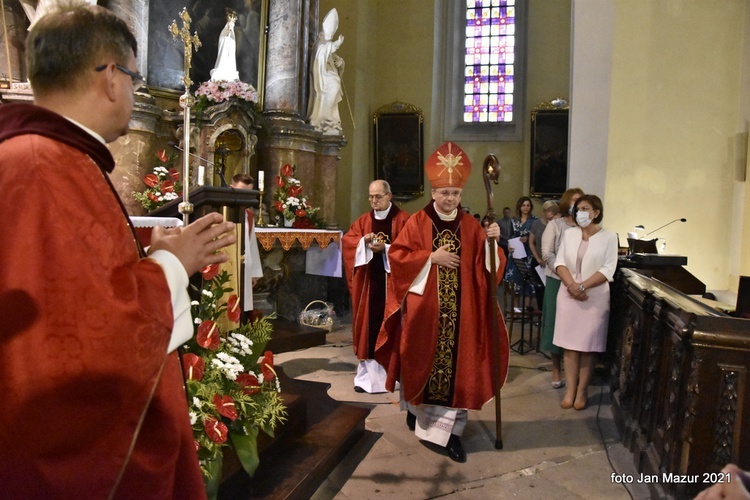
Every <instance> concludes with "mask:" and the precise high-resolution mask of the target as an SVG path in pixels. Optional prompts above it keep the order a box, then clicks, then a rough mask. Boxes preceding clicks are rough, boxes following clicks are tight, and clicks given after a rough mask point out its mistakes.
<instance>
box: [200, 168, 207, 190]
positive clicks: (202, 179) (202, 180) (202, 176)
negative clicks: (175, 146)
mask: <svg viewBox="0 0 750 500" xmlns="http://www.w3.org/2000/svg"><path fill="white" fill-rule="evenodd" d="M205 178H206V167H204V166H203V165H198V185H199V186H202V185H203V184H205V182H206V179H205Z"/></svg>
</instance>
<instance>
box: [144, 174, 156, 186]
mask: <svg viewBox="0 0 750 500" xmlns="http://www.w3.org/2000/svg"><path fill="white" fill-rule="evenodd" d="M143 182H145V183H146V185H147V186H148V187H150V188H152V187H155V186H157V185H158V184H159V178H158V177H157V176H156V174H146V176H145V177H144V178H143Z"/></svg>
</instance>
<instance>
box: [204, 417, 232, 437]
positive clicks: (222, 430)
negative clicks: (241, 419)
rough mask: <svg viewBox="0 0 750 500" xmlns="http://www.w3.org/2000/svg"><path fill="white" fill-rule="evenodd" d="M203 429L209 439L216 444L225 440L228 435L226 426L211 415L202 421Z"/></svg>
mask: <svg viewBox="0 0 750 500" xmlns="http://www.w3.org/2000/svg"><path fill="white" fill-rule="evenodd" d="M203 430H205V431H206V434H207V435H208V438H209V439H210V440H211V441H213V442H214V443H218V444H222V443H224V442H226V440H227V437H228V435H229V429H227V426H226V425H224V423H223V422H219V421H218V420H216V419H215V418H213V417H208V418H207V419H206V420H204V421H203Z"/></svg>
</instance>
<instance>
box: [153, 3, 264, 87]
mask: <svg viewBox="0 0 750 500" xmlns="http://www.w3.org/2000/svg"><path fill="white" fill-rule="evenodd" d="M183 7H186V8H187V12H188V14H189V15H190V18H191V19H192V23H191V26H190V33H191V34H192V33H197V35H198V38H199V39H200V42H201V47H200V48H199V49H198V50H197V51H196V52H195V53H194V54H193V60H192V63H193V68H192V70H191V74H190V78H191V79H192V80H193V86H194V89H193V90H195V88H197V86H198V85H200V84H201V83H203V82H206V81H208V80H210V79H211V70H212V69H214V67H215V65H216V59H217V54H218V52H219V40H220V38H221V32H222V30H223V29H224V26H225V25H226V24H227V16H228V15H229V13H231V12H234V13H235V15H236V16H237V20H236V21H235V25H234V34H235V43H236V46H235V54H236V60H237V71H238V72H239V77H240V80H241V81H243V82H245V83H249V84H250V85H252V86H253V87H255V89H256V90H257V91H258V92H259V93H260V95H261V96H262V90H263V73H264V71H265V50H266V26H267V24H268V0H187V1H186V0H179V1H178V0H159V1H158V2H154V1H152V2H150V3H149V28H148V30H149V37H148V85H149V86H150V87H156V88H161V89H171V90H178V91H182V90H183V89H184V87H183V83H182V76H183V54H184V52H183V45H182V42H181V41H180V40H179V38H178V39H177V40H175V39H174V38H173V37H172V33H171V32H170V30H169V25H170V24H171V23H172V21H173V20H176V21H177V25H178V26H179V27H182V20H181V19H180V17H179V15H180V12H181V11H182V8H183Z"/></svg>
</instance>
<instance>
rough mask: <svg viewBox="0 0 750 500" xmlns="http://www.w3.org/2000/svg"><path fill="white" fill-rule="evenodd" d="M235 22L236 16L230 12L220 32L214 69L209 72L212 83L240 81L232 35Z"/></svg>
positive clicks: (235, 46) (233, 36)
mask: <svg viewBox="0 0 750 500" xmlns="http://www.w3.org/2000/svg"><path fill="white" fill-rule="evenodd" d="M235 21H237V16H236V15H235V14H234V12H232V13H230V14H229V15H228V16H227V24H226V25H224V29H223V30H221V35H220V36H219V52H218V53H217V54H216V64H215V65H214V69H212V70H211V81H212V82H218V81H220V80H224V81H228V82H233V81H235V80H239V79H240V74H239V73H238V72H237V56H236V48H237V41H236V39H235V35H234V23H235Z"/></svg>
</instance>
